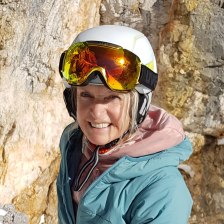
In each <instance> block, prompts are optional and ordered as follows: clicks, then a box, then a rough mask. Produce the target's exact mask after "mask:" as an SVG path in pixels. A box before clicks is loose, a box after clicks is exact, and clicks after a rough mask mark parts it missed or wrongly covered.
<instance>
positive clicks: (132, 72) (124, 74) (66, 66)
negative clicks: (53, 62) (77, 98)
mask: <svg viewBox="0 0 224 224" xmlns="http://www.w3.org/2000/svg"><path fill="white" fill-rule="evenodd" d="M140 69H141V62H140V59H139V58H138V57H137V56H136V55H135V54H133V53H132V52H130V51H128V50H126V49H123V48H121V47H119V46H117V45H111V44H108V43H104V42H79V43H75V44H73V45H72V46H71V47H69V49H68V50H67V51H66V52H65V55H64V58H63V62H62V68H61V72H62V75H63V77H64V78H65V80H66V81H67V82H68V83H69V84H70V85H76V86H79V85H83V84H84V83H85V82H86V80H87V79H88V77H89V76H90V74H91V73H92V72H94V71H99V72H100V73H101V75H102V77H103V78H104V80H105V82H106V83H107V85H108V87H109V88H110V89H112V90H121V91H122V90H131V89H133V88H134V87H135V85H136V84H137V83H138V79H139V76H140Z"/></svg>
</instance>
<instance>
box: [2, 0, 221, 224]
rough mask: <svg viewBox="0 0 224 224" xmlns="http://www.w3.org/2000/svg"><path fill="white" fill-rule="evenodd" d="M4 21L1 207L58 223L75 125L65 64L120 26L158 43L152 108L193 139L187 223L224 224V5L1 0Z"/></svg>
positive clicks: (191, 0) (175, 0)
mask: <svg viewBox="0 0 224 224" xmlns="http://www.w3.org/2000/svg"><path fill="white" fill-rule="evenodd" d="M0 18H1V23H0V24H1V36H0V51H1V52H0V55H1V56H0V58H1V60H0V69H1V76H0V103H1V104H0V105H1V106H0V204H2V205H3V204H5V205H6V204H13V205H14V206H15V207H16V209H17V210H18V211H20V212H22V213H25V214H26V215H27V217H29V223H40V221H41V223H57V217H56V213H57V211H56V206H57V200H56V190H55V178H56V176H57V171H58V167H59V161H60V156H59V149H58V142H59V138H60V133H61V131H62V130H63V128H64V126H65V125H66V124H67V123H68V122H70V121H71V120H70V119H69V118H68V116H67V113H66V109H65V106H64V103H63V99H62V89H63V86H62V83H61V80H60V77H59V75H58V73H57V69H58V67H57V66H58V59H59V57H60V53H61V52H62V51H63V49H65V48H66V47H67V46H68V45H69V44H70V43H71V41H72V39H73V38H74V36H75V35H76V34H77V33H78V32H80V31H81V30H83V29H85V28H87V27H92V26H94V25H97V24H99V23H101V24H123V25H127V26H130V27H133V28H136V29H138V30H140V31H142V32H144V33H145V35H146V36H148V37H149V39H150V40H151V42H152V45H153V48H154V49H155V52H156V54H157V61H158V67H159V85H158V88H157V90H156V91H155V93H154V99H153V100H154V103H155V104H157V105H159V106H162V107H164V108H165V109H167V110H168V111H170V112H171V113H173V114H174V115H176V116H177V117H178V118H179V119H181V121H182V123H183V125H184V128H185V130H186V133H187V135H188V136H189V137H190V139H191V140H192V143H193V148H194V154H193V156H192V157H191V158H190V160H189V161H188V162H187V163H186V164H184V165H181V166H180V169H181V170H182V173H183V175H184V176H185V179H186V181H187V184H188V186H189V188H190V190H191V193H192V196H193V199H194V207H193V211H192V216H191V219H190V223H192V224H193V223H205V224H206V223H207V224H213V223H214V224H219V223H220V224H221V223H224V215H223V214H224V153H223V152H224V146H223V144H224V143H223V142H224V141H223V135H224V93H223V92H224V83H223V82H224V75H223V74H224V1H223V0H210V1H209V0H204V1H200V0H150V1H147V0H94V1H92V0H91V1H89V0H82V1H78V0H75V1H69V0H65V1H59V0H38V1H34V0H33V1H25V0H22V1H18V0H1V1H0ZM118 35H119V34H118ZM19 214H20V213H19ZM43 219H44V221H43ZM14 223H16V222H15V220H14Z"/></svg>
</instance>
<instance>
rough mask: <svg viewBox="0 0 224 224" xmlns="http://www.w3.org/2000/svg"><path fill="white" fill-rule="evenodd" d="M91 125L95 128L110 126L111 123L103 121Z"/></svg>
mask: <svg viewBox="0 0 224 224" xmlns="http://www.w3.org/2000/svg"><path fill="white" fill-rule="evenodd" d="M91 126H92V127H94V128H106V127H108V126H109V123H101V124H94V123H91Z"/></svg>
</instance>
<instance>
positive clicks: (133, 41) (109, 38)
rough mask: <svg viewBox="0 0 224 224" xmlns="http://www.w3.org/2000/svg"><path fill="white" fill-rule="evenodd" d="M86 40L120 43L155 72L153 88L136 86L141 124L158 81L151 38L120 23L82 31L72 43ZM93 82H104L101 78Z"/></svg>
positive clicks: (141, 85)
mask: <svg viewBox="0 0 224 224" xmlns="http://www.w3.org/2000/svg"><path fill="white" fill-rule="evenodd" d="M85 41H99V42H107V43H111V44H115V45H119V46H121V47H122V48H124V49H127V50H129V51H131V52H132V53H134V54H135V55H137V56H138V57H139V58H140V60H141V64H142V65H145V66H146V67H148V68H149V69H150V70H151V71H153V72H154V73H155V75H156V77H155V78H153V79H152V81H151V80H150V82H153V84H152V86H154V87H153V89H149V88H148V87H147V86H145V85H144V83H143V84H137V85H136V86H135V89H136V91H137V92H138V93H139V108H138V115H137V123H138V124H140V123H141V122H142V121H143V120H144V118H145V116H146V114H147V111H148V109H149V105H150V102H151V95H152V91H153V90H154V88H155V86H156V83H157V74H156V73H157V65H156V59H155V55H154V52H153V49H152V46H151V44H150V42H149V40H148V39H147V37H146V36H145V35H144V34H143V33H141V32H139V31H137V30H135V29H132V28H130V27H126V26H120V25H101V26H97V27H93V28H90V29H87V30H85V31H83V32H81V33H80V34H78V36H77V37H76V38H75V40H74V41H73V43H72V44H74V43H78V42H85ZM59 66H60V65H59ZM146 73H147V71H146ZM147 75H148V76H149V74H146V76H147ZM149 79H150V77H149ZM93 82H96V83H97V82H100V83H102V82H101V80H100V79H99V78H98V79H97V80H95V81H93ZM65 84H66V85H65V86H66V87H69V85H67V83H65ZM66 94H67V93H64V95H65V97H64V98H65V101H66V106H67V108H68V102H67V99H66V98H67V96H66ZM69 114H70V115H71V116H72V117H75V112H73V113H71V111H69Z"/></svg>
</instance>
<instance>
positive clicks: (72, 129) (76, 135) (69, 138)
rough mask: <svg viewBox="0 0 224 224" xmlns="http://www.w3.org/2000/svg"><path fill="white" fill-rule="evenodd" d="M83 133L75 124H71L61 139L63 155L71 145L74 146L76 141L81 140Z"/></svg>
mask: <svg viewBox="0 0 224 224" xmlns="http://www.w3.org/2000/svg"><path fill="white" fill-rule="evenodd" d="M81 137H82V131H81V129H80V128H78V127H77V125H76V124H75V122H73V123H71V124H69V125H68V126H67V127H66V128H65V129H64V131H63V132H62V135H61V139H60V150H61V154H62V155H63V154H64V153H65V151H66V149H68V147H69V145H73V144H74V142H75V141H76V139H81Z"/></svg>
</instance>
